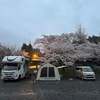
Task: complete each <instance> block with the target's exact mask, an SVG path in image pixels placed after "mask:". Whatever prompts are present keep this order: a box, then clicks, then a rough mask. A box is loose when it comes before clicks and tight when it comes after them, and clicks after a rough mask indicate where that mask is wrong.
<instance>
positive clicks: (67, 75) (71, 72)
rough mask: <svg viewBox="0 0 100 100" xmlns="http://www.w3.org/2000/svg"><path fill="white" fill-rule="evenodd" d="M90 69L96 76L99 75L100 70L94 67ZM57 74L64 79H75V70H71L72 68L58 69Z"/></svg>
mask: <svg viewBox="0 0 100 100" xmlns="http://www.w3.org/2000/svg"><path fill="white" fill-rule="evenodd" d="M92 69H93V71H94V72H95V74H96V75H100V68H99V67H95V68H92ZM59 73H60V74H61V75H62V76H63V77H65V78H75V77H76V72H75V68H73V67H68V68H64V69H59Z"/></svg>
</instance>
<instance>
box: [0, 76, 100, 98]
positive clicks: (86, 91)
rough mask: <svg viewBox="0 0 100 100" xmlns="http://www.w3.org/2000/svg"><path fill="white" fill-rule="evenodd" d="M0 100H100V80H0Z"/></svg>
mask: <svg viewBox="0 0 100 100" xmlns="http://www.w3.org/2000/svg"><path fill="white" fill-rule="evenodd" d="M0 100H100V78H99V76H98V77H97V79H96V81H82V80H81V79H76V78H75V79H73V80H69V79H67V78H65V79H63V80H61V81H42V82H41V81H37V82H36V83H32V80H31V79H23V80H21V81H19V82H16V81H10V82H6V83H4V82H3V81H2V80H0Z"/></svg>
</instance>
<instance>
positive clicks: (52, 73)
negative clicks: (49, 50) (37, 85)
mask: <svg viewBox="0 0 100 100" xmlns="http://www.w3.org/2000/svg"><path fill="white" fill-rule="evenodd" d="M37 80H60V75H59V71H58V68H57V67H55V66H54V65H52V64H49V63H47V64H45V65H43V66H41V67H40V68H39V70H38V73H37Z"/></svg>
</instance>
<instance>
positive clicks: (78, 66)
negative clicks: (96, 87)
mask: <svg viewBox="0 0 100 100" xmlns="http://www.w3.org/2000/svg"><path fill="white" fill-rule="evenodd" d="M76 68H90V66H77V67H76Z"/></svg>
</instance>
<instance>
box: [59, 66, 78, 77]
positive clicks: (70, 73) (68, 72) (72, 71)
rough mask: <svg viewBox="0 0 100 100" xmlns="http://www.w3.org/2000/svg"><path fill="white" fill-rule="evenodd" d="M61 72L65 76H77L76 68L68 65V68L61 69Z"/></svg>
mask: <svg viewBox="0 0 100 100" xmlns="http://www.w3.org/2000/svg"><path fill="white" fill-rule="evenodd" d="M59 73H60V74H61V75H62V76H63V77H67V78H72V77H76V72H75V68H72V67H68V68H64V69H59Z"/></svg>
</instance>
